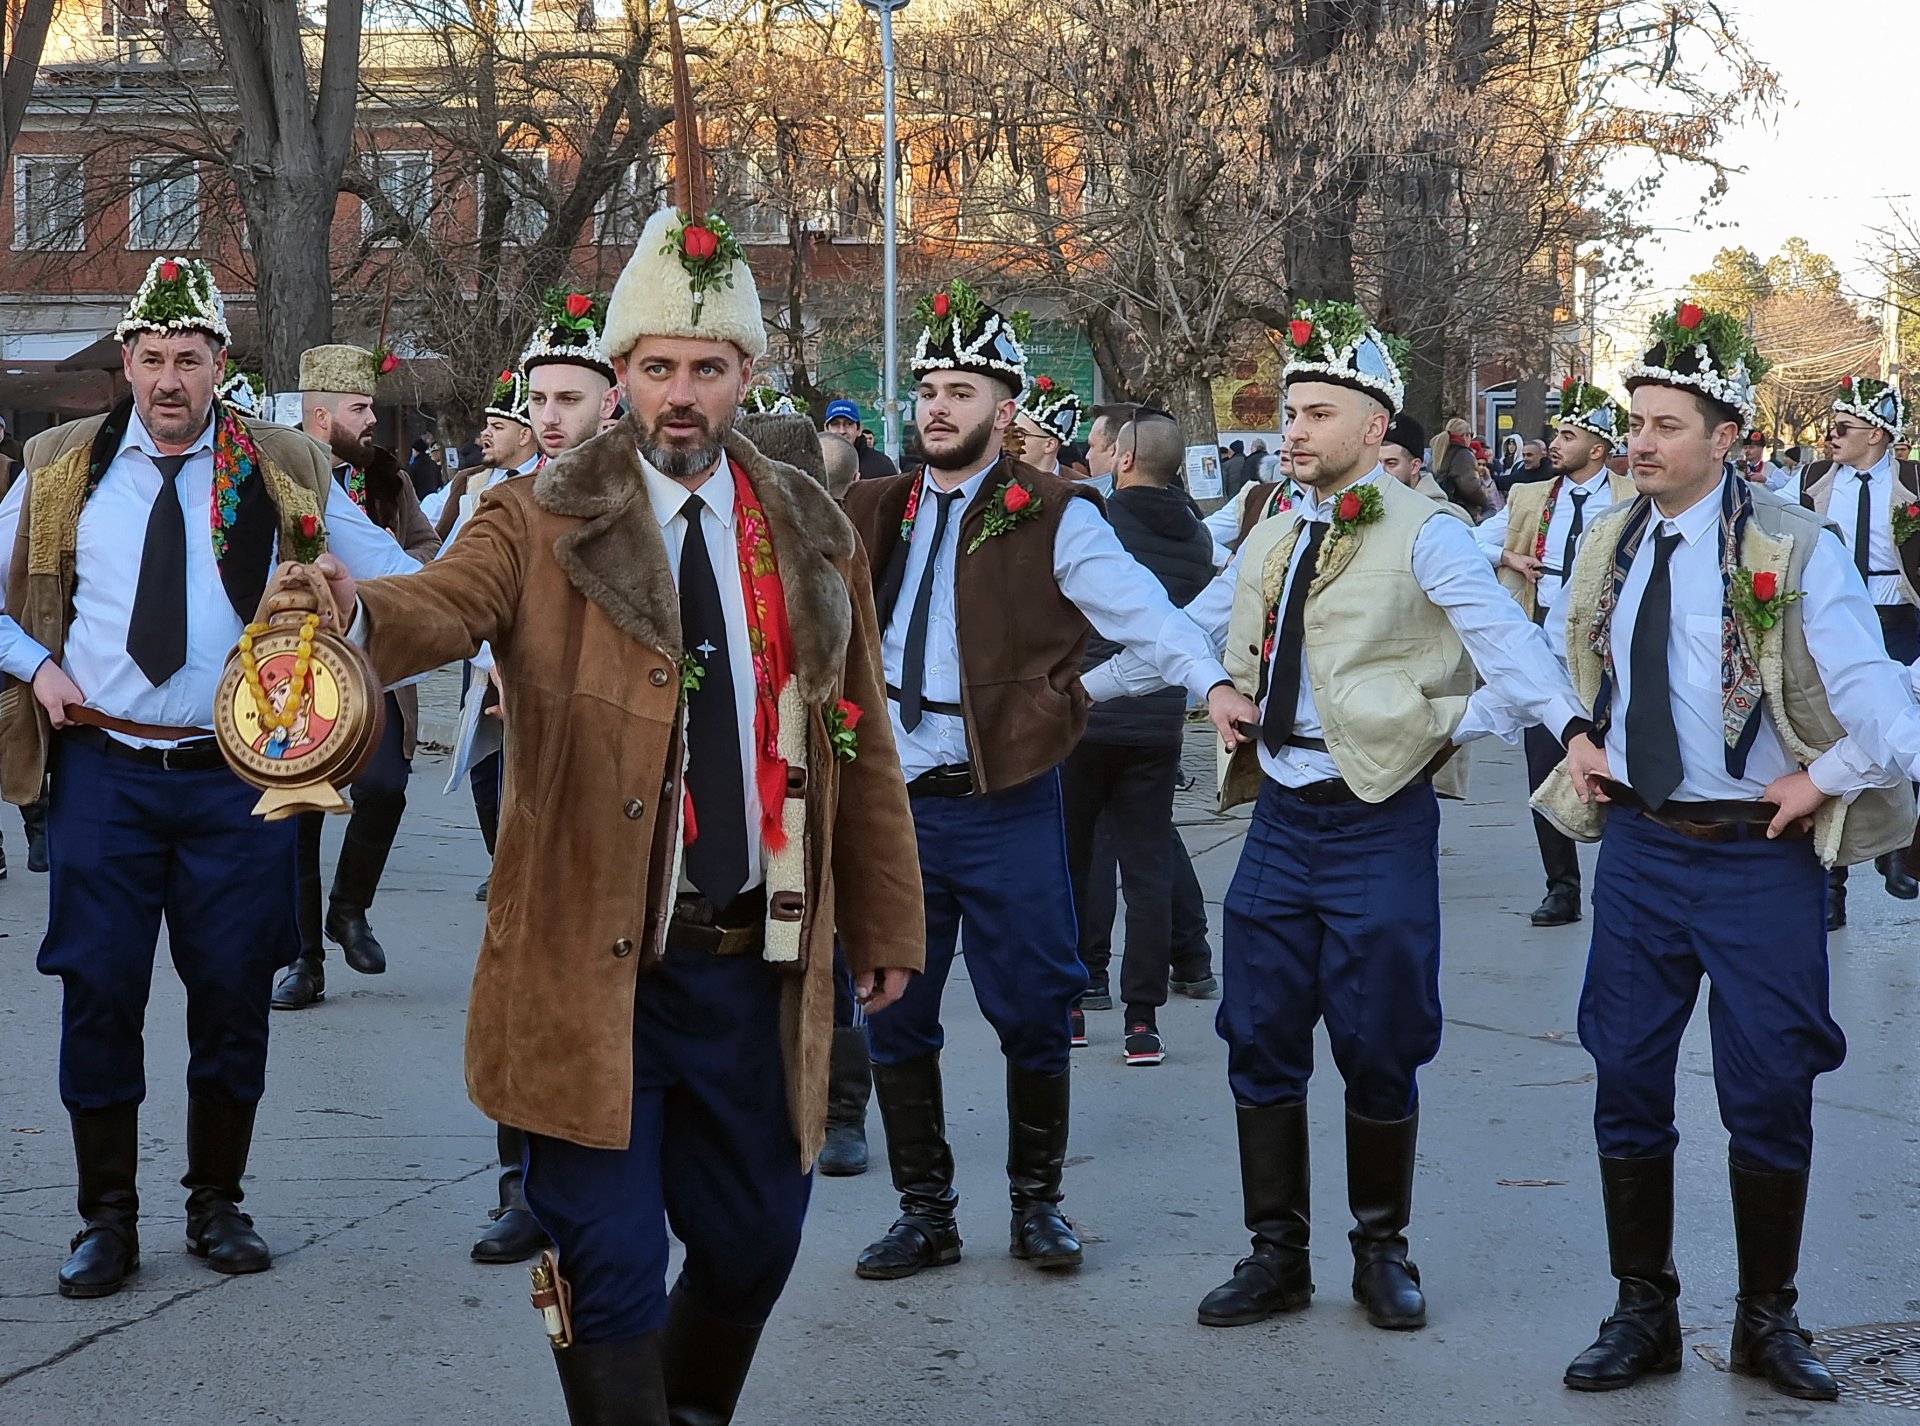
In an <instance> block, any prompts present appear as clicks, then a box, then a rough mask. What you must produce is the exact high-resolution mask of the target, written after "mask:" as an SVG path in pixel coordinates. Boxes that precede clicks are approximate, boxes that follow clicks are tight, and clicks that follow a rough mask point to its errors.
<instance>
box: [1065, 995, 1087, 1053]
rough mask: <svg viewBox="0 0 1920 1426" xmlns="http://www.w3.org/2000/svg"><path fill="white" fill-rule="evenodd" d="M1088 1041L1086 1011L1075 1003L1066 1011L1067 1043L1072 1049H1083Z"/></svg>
mask: <svg viewBox="0 0 1920 1426" xmlns="http://www.w3.org/2000/svg"><path fill="white" fill-rule="evenodd" d="M1088 1043H1089V1041H1088V1040H1087V1012H1086V1011H1084V1010H1082V1009H1081V1008H1080V1007H1079V1006H1078V1005H1076V1006H1074V1007H1073V1009H1071V1010H1069V1011H1068V1012H1067V1044H1068V1045H1069V1046H1070V1047H1071V1048H1073V1049H1076V1050H1084V1049H1086V1047H1087V1045H1088Z"/></svg>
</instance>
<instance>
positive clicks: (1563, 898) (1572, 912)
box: [1530, 886, 1580, 926]
mask: <svg viewBox="0 0 1920 1426" xmlns="http://www.w3.org/2000/svg"><path fill="white" fill-rule="evenodd" d="M1530 919H1531V920H1532V922H1533V924H1534V925H1536V926H1571V925H1572V924H1573V923H1574V922H1576V921H1578V920H1579V919H1580V892H1579V889H1578V888H1577V887H1566V886H1556V887H1553V888H1551V889H1549V890H1548V892H1547V896H1546V899H1545V900H1544V901H1542V902H1541V903H1540V904H1539V905H1538V906H1536V907H1534V909H1533V915H1532V917H1531V918H1530Z"/></svg>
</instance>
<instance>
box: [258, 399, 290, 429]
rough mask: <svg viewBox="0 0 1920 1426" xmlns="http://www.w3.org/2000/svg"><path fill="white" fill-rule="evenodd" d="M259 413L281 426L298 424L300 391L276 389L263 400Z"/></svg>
mask: <svg viewBox="0 0 1920 1426" xmlns="http://www.w3.org/2000/svg"><path fill="white" fill-rule="evenodd" d="M260 414H261V415H262V416H264V417H265V418H266V419H267V420H269V421H278V422H279V423H280V424H281V425H283V426H295V427H297V426H299V424H300V393H299V392H297V391H276V392H274V394H273V395H272V396H271V397H270V398H268V399H267V400H266V401H263V402H262V403H261V406H260Z"/></svg>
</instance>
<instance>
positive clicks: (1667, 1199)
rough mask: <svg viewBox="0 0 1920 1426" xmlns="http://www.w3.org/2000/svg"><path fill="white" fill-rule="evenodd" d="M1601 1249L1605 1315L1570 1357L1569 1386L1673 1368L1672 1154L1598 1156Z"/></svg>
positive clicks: (1605, 1386) (1592, 1386) (1622, 1382)
mask: <svg viewBox="0 0 1920 1426" xmlns="http://www.w3.org/2000/svg"><path fill="white" fill-rule="evenodd" d="M1600 1196H1601V1198H1602V1200H1603V1201H1604V1202H1605V1204H1606V1213H1607V1256H1608V1261H1609V1263H1610V1264H1611V1266H1612V1269H1613V1275H1614V1277H1615V1278H1617V1279H1618V1280H1619V1282H1620V1296H1619V1299H1618V1301H1616V1302H1615V1304H1614V1308H1613V1316H1611V1317H1609V1318H1608V1319H1607V1320H1606V1321H1605V1322H1602V1323H1601V1324H1600V1336H1599V1338H1598V1339H1597V1340H1596V1341H1595V1342H1594V1344H1593V1345H1592V1346H1591V1347H1588V1348H1587V1349H1586V1351H1584V1352H1582V1353H1581V1354H1580V1355H1579V1356H1577V1357H1575V1358H1574V1359H1573V1364H1572V1365H1571V1366H1569V1367H1568V1368H1567V1373H1566V1377H1565V1380H1566V1383H1567V1385H1568V1386H1570V1387H1572V1388H1573V1389H1574V1390H1575V1391H1617V1390H1619V1389H1620V1388H1621V1387H1623V1386H1632V1385H1633V1384H1634V1383H1635V1382H1636V1381H1638V1380H1640V1378H1641V1377H1643V1376H1646V1375H1648V1374H1649V1373H1652V1372H1677V1371H1679V1370H1680V1308H1679V1300H1680V1278H1679V1275H1678V1274H1677V1273H1675V1272H1674V1270H1673V1156H1672V1155H1671V1154H1663V1155H1659V1156H1657V1157H1654V1158H1646V1159H1610V1158H1608V1157H1607V1156H1606V1155H1604V1154H1602V1155H1601V1156H1600Z"/></svg>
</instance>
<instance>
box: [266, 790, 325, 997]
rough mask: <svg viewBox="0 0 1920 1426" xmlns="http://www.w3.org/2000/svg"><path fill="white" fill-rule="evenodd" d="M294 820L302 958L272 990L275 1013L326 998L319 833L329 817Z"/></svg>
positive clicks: (305, 814)
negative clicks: (321, 933) (321, 927)
mask: <svg viewBox="0 0 1920 1426" xmlns="http://www.w3.org/2000/svg"><path fill="white" fill-rule="evenodd" d="M295 820H296V821H297V822H298V824H299V825H298V827H297V828H296V829H295V833H294V841H295V846H296V849H297V856H298V875H297V877H296V879H295V882H294V921H295V923H296V925H297V926H298V927H299V930H300V956H299V958H298V959H297V960H295V961H294V963H293V964H292V965H290V966H288V967H287V969H286V971H285V973H283V974H282V975H281V977H280V981H279V984H277V985H275V986H274V988H273V1008H274V1009H275V1010H305V1009H306V1008H307V1007H308V1006H309V1005H312V1004H314V1003H315V1002H316V1001H321V1000H325V999H326V998H327V973H326V970H325V966H324V963H325V961H326V956H327V948H326V944H325V943H324V942H323V941H322V940H321V939H320V831H321V829H322V828H323V827H324V826H325V825H326V820H327V814H326V813H324V812H302V813H300V814H299V816H298V817H297V818H296V819H295Z"/></svg>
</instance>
